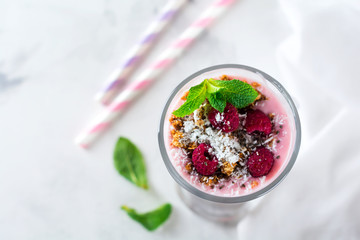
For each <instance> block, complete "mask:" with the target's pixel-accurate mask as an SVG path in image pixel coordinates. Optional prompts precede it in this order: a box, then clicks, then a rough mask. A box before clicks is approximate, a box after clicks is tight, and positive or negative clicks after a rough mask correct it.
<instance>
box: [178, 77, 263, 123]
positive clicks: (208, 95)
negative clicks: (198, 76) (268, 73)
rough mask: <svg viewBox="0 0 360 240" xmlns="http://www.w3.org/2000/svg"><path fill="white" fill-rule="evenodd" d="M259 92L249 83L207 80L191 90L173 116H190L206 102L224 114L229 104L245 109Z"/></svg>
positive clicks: (234, 80)
mask: <svg viewBox="0 0 360 240" xmlns="http://www.w3.org/2000/svg"><path fill="white" fill-rule="evenodd" d="M257 96H258V92H257V91H256V90H255V89H254V88H253V87H252V86H251V85H250V84H248V83H246V82H243V81H240V80H237V79H233V80H231V81H223V80H214V79H205V80H204V81H203V82H202V83H200V84H199V85H196V86H194V87H192V88H190V90H189V95H188V96H187V99H186V101H185V103H184V104H183V105H181V106H180V107H179V108H178V109H177V110H175V111H174V112H173V114H174V115H175V116H177V117H184V116H186V115H190V114H191V113H193V112H194V111H195V110H196V109H198V108H199V107H200V105H201V104H202V103H203V102H204V101H205V99H208V100H209V103H210V105H211V106H212V107H213V108H215V109H216V110H218V111H220V112H223V111H224V109H225V107H226V103H227V102H229V103H231V104H232V105H234V106H235V107H236V108H243V107H246V106H248V105H249V104H251V103H253V102H254V101H255V99H256V97H257Z"/></svg>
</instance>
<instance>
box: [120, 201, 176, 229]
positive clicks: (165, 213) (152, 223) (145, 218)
mask: <svg viewBox="0 0 360 240" xmlns="http://www.w3.org/2000/svg"><path fill="white" fill-rule="evenodd" d="M121 209H122V210H124V211H125V212H126V213H127V214H128V215H129V216H130V217H131V218H132V219H134V220H135V221H137V222H139V223H140V224H141V225H143V226H144V227H145V228H146V229H147V230H149V231H154V230H155V229H157V228H158V227H159V226H160V225H161V224H163V223H164V222H165V221H166V220H167V219H168V218H169V216H170V214H171V204H169V203H166V204H164V205H161V206H160V207H159V208H157V209H155V210H153V211H151V212H147V213H142V214H140V213H138V212H137V211H136V210H135V209H133V208H129V207H127V206H122V207H121Z"/></svg>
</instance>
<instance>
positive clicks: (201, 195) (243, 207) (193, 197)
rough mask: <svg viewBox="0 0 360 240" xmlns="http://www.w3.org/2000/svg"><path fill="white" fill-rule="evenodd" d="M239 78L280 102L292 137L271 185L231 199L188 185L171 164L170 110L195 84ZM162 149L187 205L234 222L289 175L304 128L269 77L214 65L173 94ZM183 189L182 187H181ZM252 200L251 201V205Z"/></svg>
mask: <svg viewBox="0 0 360 240" xmlns="http://www.w3.org/2000/svg"><path fill="white" fill-rule="evenodd" d="M224 74H225V75H229V76H239V77H244V78H247V79H251V80H254V81H256V82H258V83H260V84H261V85H265V86H266V87H267V88H270V90H271V91H272V92H273V93H274V95H275V96H276V97H277V98H278V99H279V100H280V102H281V103H282V105H283V107H284V108H285V109H286V112H287V115H288V117H289V124H290V126H291V131H292V134H291V136H292V138H291V141H290V145H291V146H290V151H289V153H288V155H287V159H286V161H285V163H284V166H283V167H282V169H280V170H279V171H280V172H279V174H278V175H277V177H276V178H274V179H273V181H271V182H270V183H268V184H267V185H265V186H264V187H263V188H260V189H259V190H258V191H254V192H251V193H249V194H248V195H242V196H237V197H229V196H216V195H212V194H209V193H206V192H203V191H201V190H199V189H198V188H195V187H194V186H192V185H191V184H190V183H189V182H187V181H186V180H185V179H184V178H183V177H182V176H181V175H180V174H179V173H178V172H177V170H176V169H175V167H174V166H173V164H172V161H171V159H170V158H171V155H170V154H169V149H168V144H167V142H166V141H168V138H167V135H166V134H167V131H168V129H167V124H166V121H167V122H168V121H169V117H170V115H171V110H172V109H169V107H170V106H172V105H173V104H174V103H175V102H177V101H178V100H179V98H181V96H183V95H184V93H185V92H186V91H187V90H188V89H189V88H190V87H191V86H194V85H197V84H199V83H200V82H201V81H203V80H204V79H207V78H218V77H220V76H222V75H224ZM158 141H159V147H160V151H161V155H162V158H163V160H164V163H165V165H166V167H167V169H168V171H169V173H170V175H171V176H172V177H173V178H174V179H175V181H176V183H177V184H178V186H177V188H178V193H179V196H180V197H181V199H182V200H183V201H184V202H185V204H186V205H187V206H188V207H189V208H190V209H192V210H193V211H194V212H196V213H197V214H199V215H202V216H203V217H205V218H207V219H209V220H216V221H233V220H238V219H239V218H241V217H243V216H244V215H245V214H246V213H247V212H248V211H249V210H251V209H252V208H253V207H255V206H256V201H251V200H254V199H256V198H258V197H260V196H262V195H264V194H266V193H267V192H269V191H270V190H272V189H273V188H274V187H276V186H277V185H278V184H279V183H280V182H281V181H282V180H283V179H284V178H285V176H286V175H287V174H288V173H289V171H290V170H291V168H292V167H293V165H294V163H295V161H296V158H297V155H298V152H299V148H300V141H301V127H300V120H299V116H298V113H297V110H296V107H295V104H294V102H293V101H292V99H291V97H290V95H289V94H288V92H287V91H286V90H285V89H284V87H283V86H282V85H281V84H280V83H279V82H278V81H276V80H275V79H274V78H272V77H271V76H269V75H268V74H266V73H264V72H262V71H260V70H258V69H255V68H252V67H249V66H244V65H237V64H224V65H217V66H212V67H209V68H205V69H203V70H200V71H198V72H196V73H194V74H192V75H191V76H189V77H188V78H186V79H185V80H183V81H182V82H181V83H180V84H179V85H178V86H177V87H176V88H175V89H174V91H173V92H172V93H171V95H170V97H169V99H168V100H167V102H166V104H165V107H164V110H163V112H162V115H161V120H160V128H159V133H158ZM179 186H180V187H179ZM249 201H251V202H249Z"/></svg>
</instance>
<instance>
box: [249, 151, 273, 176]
mask: <svg viewBox="0 0 360 240" xmlns="http://www.w3.org/2000/svg"><path fill="white" fill-rule="evenodd" d="M246 165H247V167H248V170H249V172H250V174H251V176H253V177H261V176H265V175H267V174H268V173H269V172H270V170H271V168H272V166H273V165H274V154H273V153H272V152H270V150H269V149H266V148H264V147H259V148H257V149H256V150H255V151H254V152H253V153H251V154H250V156H249V158H248V161H247V163H246Z"/></svg>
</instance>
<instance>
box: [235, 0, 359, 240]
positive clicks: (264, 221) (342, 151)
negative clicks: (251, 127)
mask: <svg viewBox="0 0 360 240" xmlns="http://www.w3.org/2000/svg"><path fill="white" fill-rule="evenodd" d="M279 2H280V5H281V8H282V10H283V12H284V13H285V14H286V16H287V18H288V20H289V22H290V24H291V26H292V29H293V34H292V35H291V36H290V37H289V38H288V39H286V40H285V41H284V42H283V43H282V44H281V45H280V47H279V48H278V51H277V59H278V63H279V65H280V70H281V78H282V79H286V85H287V86H288V87H289V88H290V89H291V90H292V94H293V95H294V97H295V100H296V103H297V105H298V107H299V114H300V117H301V122H302V128H303V141H302V149H301V154H300V155H299V157H298V160H297V163H296V164H295V166H294V168H293V170H292V171H291V172H290V174H289V176H288V177H287V179H286V180H285V181H284V182H283V183H282V184H280V185H279V187H278V188H277V189H275V190H274V191H273V192H271V193H270V194H268V195H267V196H265V197H264V198H263V200H262V203H261V206H260V207H259V208H258V209H257V210H255V212H254V213H253V214H251V215H249V216H248V217H246V218H245V219H243V221H242V222H240V223H239V224H238V236H239V239H292V240H293V239H360V206H359V201H360V143H359V140H358V139H359V136H360V129H359V122H360V112H359V104H360V93H359V90H360V82H359V80H360V78H359V76H360V11H359V10H360V9H359V7H360V5H359V2H357V1H347V2H346V1H328V0H320V1H302V0H280V1H279Z"/></svg>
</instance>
